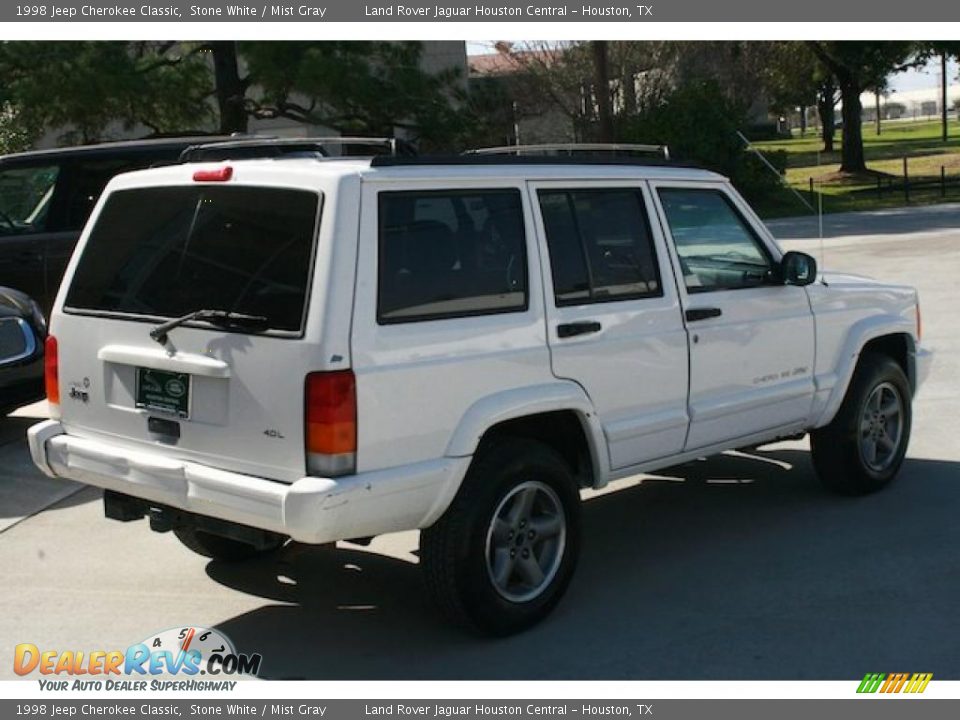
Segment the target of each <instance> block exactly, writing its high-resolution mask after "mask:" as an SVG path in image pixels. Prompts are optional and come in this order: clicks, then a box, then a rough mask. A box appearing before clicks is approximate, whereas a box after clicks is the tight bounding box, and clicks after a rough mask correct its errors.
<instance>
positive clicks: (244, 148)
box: [180, 135, 412, 163]
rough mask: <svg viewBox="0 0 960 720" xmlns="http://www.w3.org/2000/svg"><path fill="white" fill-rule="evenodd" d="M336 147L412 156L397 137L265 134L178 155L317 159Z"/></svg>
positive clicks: (197, 159)
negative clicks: (311, 156)
mask: <svg viewBox="0 0 960 720" xmlns="http://www.w3.org/2000/svg"><path fill="white" fill-rule="evenodd" d="M331 146H337V147H342V148H354V147H369V148H371V149H377V148H379V149H380V152H372V153H369V154H370V155H373V156H377V155H382V154H384V152H383V151H386V153H387V154H389V155H393V156H397V155H409V154H412V150H411V149H410V146H409V145H408V144H407V143H405V142H403V141H402V140H398V139H397V138H387V137H382V138H381V137H308V138H280V137H272V136H268V135H260V136H253V137H251V136H244V137H238V138H237V139H232V140H223V141H220V142H213V143H202V144H199V145H191V146H190V147H188V148H187V149H186V150H184V151H183V152H182V153H181V154H180V162H182V163H188V162H202V161H217V160H248V159H253V158H272V157H283V156H284V155H295V154H303V153H313V154H315V155H317V156H319V157H322V158H325V157H330V156H331V155H330V152H329V148H330V147H331Z"/></svg>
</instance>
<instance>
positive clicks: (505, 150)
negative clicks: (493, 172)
mask: <svg viewBox="0 0 960 720" xmlns="http://www.w3.org/2000/svg"><path fill="white" fill-rule="evenodd" d="M578 153H579V154H583V153H594V154H596V153H642V154H648V155H650V154H653V155H660V156H661V157H662V158H663V159H664V160H669V159H670V148H668V147H667V146H666V145H640V144H636V143H542V144H539V145H502V146H500V147H488V148H478V149H475V150H467V151H466V152H465V153H464V154H465V155H517V156H519V155H563V154H567V155H575V154H578Z"/></svg>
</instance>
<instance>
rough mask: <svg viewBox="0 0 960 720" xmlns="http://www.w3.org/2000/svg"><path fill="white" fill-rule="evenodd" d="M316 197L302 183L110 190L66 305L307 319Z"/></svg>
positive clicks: (283, 323) (293, 327)
mask: <svg viewBox="0 0 960 720" xmlns="http://www.w3.org/2000/svg"><path fill="white" fill-rule="evenodd" d="M319 202H320V198H319V196H318V195H317V194H316V193H312V192H307V191H303V190H287V189H278V188H252V187H216V186H209V185H202V186H195V187H159V188H145V189H136V190H121V191H118V192H115V193H113V194H112V195H111V196H110V197H109V199H108V200H107V202H106V204H105V205H104V208H103V210H102V211H101V213H100V215H99V217H98V218H97V221H96V225H95V226H94V228H93V230H92V232H91V234H90V238H89V239H88V241H87V244H86V246H85V248H84V251H83V256H82V257H81V258H80V263H79V265H78V266H77V270H76V272H75V273H74V277H73V282H72V284H71V286H70V290H69V292H68V294H67V300H66V309H67V311H74V312H77V311H80V312H82V311H85V310H86V311H97V312H105V313H111V314H123V315H134V316H143V317H148V318H176V317H180V316H183V315H186V314H188V313H191V312H194V311H196V310H198V309H206V310H219V311H224V312H233V313H243V314H248V315H257V316H262V317H264V318H266V319H267V322H266V323H265V324H266V326H267V328H268V329H271V330H281V331H290V332H300V331H302V329H303V320H304V308H305V302H306V296H307V284H308V282H309V278H310V269H311V267H312V264H313V263H312V259H313V249H314V237H315V228H316V223H317V217H318V206H319Z"/></svg>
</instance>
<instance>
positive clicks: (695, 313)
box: [684, 307, 723, 322]
mask: <svg viewBox="0 0 960 720" xmlns="http://www.w3.org/2000/svg"><path fill="white" fill-rule="evenodd" d="M721 315H723V310H721V309H720V308H715V307H698V308H690V309H689V310H687V311H686V312H685V313H684V316H685V317H686V318H687V322H697V321H698V320H707V319H709V318H715V317H720V316H721Z"/></svg>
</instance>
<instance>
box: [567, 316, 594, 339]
mask: <svg viewBox="0 0 960 720" xmlns="http://www.w3.org/2000/svg"><path fill="white" fill-rule="evenodd" d="M602 327H603V326H602V325H600V323H598V322H596V321H594V320H583V321H581V322H572V323H562V324H560V325H557V337H560V338H568V337H573V336H574V335H588V334H590V333H595V332H600V329H601V328H602Z"/></svg>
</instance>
